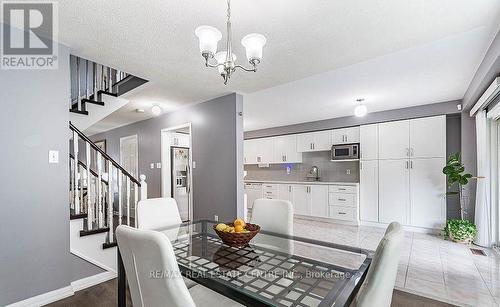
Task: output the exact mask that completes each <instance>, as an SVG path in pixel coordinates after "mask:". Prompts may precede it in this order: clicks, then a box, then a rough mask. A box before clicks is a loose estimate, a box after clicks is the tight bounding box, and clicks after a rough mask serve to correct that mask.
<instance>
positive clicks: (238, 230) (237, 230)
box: [234, 225, 245, 232]
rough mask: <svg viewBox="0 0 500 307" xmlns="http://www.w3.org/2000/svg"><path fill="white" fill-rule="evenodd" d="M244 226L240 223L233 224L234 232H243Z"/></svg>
mask: <svg viewBox="0 0 500 307" xmlns="http://www.w3.org/2000/svg"><path fill="white" fill-rule="evenodd" d="M244 230H245V228H244V227H243V226H242V225H236V226H234V232H243V231H244Z"/></svg>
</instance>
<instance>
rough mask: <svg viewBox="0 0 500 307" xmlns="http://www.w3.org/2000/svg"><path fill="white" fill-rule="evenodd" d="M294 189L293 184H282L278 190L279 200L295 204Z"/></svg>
mask: <svg viewBox="0 0 500 307" xmlns="http://www.w3.org/2000/svg"><path fill="white" fill-rule="evenodd" d="M293 188H294V186H293V185H291V184H280V185H279V188H278V196H279V199H283V200H288V201H289V202H291V203H292V204H293Z"/></svg>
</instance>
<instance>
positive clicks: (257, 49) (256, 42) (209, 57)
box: [194, 0, 266, 84]
mask: <svg viewBox="0 0 500 307" xmlns="http://www.w3.org/2000/svg"><path fill="white" fill-rule="evenodd" d="M230 1H231V0H227V21H226V26H227V42H226V50H225V51H221V52H217V44H218V43H219V41H220V40H221V39H222V33H221V32H220V31H219V30H217V29H216V28H214V27H211V26H199V27H198V28H196V30H195V31H194V34H195V35H196V36H197V37H198V39H199V42H200V45H199V46H200V52H201V55H202V56H203V58H204V59H205V66H206V67H214V68H217V69H218V70H219V73H220V74H221V76H222V79H224V84H227V81H228V80H229V78H231V75H232V74H233V73H234V72H235V71H236V68H241V69H242V70H244V71H253V72H256V71H257V65H258V64H259V63H260V61H261V60H262V48H263V47H264V45H265V44H266V38H265V37H264V35H262V34H258V33H252V34H248V35H246V36H245V37H243V39H242V40H241V44H242V45H243V47H245V51H246V57H247V60H248V63H250V65H252V68H245V67H243V66H241V65H236V64H235V62H236V56H235V55H234V54H233V52H232V50H233V48H232V34H231V3H230Z"/></svg>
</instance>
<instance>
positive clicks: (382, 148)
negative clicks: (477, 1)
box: [361, 115, 446, 159]
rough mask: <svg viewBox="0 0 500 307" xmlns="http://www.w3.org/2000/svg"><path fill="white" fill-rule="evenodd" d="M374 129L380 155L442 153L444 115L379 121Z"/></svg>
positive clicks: (430, 155) (398, 156) (435, 155)
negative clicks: (376, 134)
mask: <svg viewBox="0 0 500 307" xmlns="http://www.w3.org/2000/svg"><path fill="white" fill-rule="evenodd" d="M378 133H379V135H378V137H379V142H378V151H379V158H380V159H407V158H440V157H445V156H446V116H444V115H442V116H434V117H425V118H417V119H411V120H402V121H395V122H389V123H382V124H379V125H378ZM361 152H363V150H361Z"/></svg>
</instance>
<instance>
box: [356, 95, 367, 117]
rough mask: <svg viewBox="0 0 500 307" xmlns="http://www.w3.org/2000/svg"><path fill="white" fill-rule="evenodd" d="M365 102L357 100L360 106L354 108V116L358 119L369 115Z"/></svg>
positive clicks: (361, 99)
mask: <svg viewBox="0 0 500 307" xmlns="http://www.w3.org/2000/svg"><path fill="white" fill-rule="evenodd" d="M363 101H365V100H364V99H363V98H360V99H356V102H357V103H358V105H357V106H356V107H355V108H354V115H355V116H357V117H362V116H365V115H366V113H368V109H367V108H366V106H365V105H364V104H363Z"/></svg>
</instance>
